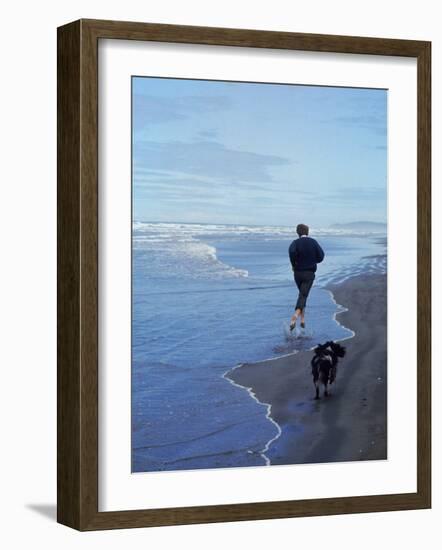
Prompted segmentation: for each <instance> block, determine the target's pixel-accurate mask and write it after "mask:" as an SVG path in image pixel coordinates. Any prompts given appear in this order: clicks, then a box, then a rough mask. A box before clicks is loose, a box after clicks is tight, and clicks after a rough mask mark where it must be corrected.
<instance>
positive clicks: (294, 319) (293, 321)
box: [290, 308, 302, 330]
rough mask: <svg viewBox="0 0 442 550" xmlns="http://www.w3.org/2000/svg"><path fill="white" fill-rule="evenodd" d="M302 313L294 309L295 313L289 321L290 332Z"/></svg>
mask: <svg viewBox="0 0 442 550" xmlns="http://www.w3.org/2000/svg"><path fill="white" fill-rule="evenodd" d="M301 313H302V311H301V310H300V309H299V308H298V309H295V313H294V314H293V315H292V318H291V319H290V330H293V329H294V328H295V327H296V319H297V318H298V317H299V315H301Z"/></svg>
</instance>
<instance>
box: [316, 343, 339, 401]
mask: <svg viewBox="0 0 442 550" xmlns="http://www.w3.org/2000/svg"><path fill="white" fill-rule="evenodd" d="M314 352H315V355H314V356H313V359H312V362H311V365H312V375H313V384H314V385H315V388H316V397H315V399H319V384H320V383H322V384H323V385H324V395H325V396H328V395H329V392H328V385H329V384H330V385H331V384H333V382H334V381H335V380H336V367H337V364H338V360H339V359H340V358H342V357H344V356H345V348H344V346H341V345H340V344H337V343H336V342H333V341H331V340H330V341H328V342H325V344H320V345H318V346H316V348H315V349H314Z"/></svg>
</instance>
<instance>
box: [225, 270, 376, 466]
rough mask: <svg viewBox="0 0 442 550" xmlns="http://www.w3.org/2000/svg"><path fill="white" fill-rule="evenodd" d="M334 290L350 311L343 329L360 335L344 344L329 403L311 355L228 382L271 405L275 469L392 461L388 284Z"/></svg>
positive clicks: (239, 372)
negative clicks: (315, 378) (317, 393)
mask: <svg viewBox="0 0 442 550" xmlns="http://www.w3.org/2000/svg"><path fill="white" fill-rule="evenodd" d="M327 289H328V290H329V291H330V292H331V293H332V294H333V297H334V299H335V300H336V302H337V303H338V304H339V305H341V306H343V307H344V308H346V310H345V311H342V312H338V313H337V314H336V321H337V322H338V323H340V324H341V325H343V326H345V327H346V328H347V329H350V330H352V331H353V332H354V336H352V337H349V338H347V339H345V340H342V341H341V343H342V344H343V345H344V346H345V347H346V348H347V354H346V356H345V357H344V358H343V359H341V360H340V362H339V364H338V371H337V380H336V383H335V384H333V385H332V386H331V395H330V396H329V397H324V396H323V389H322V388H321V398H320V399H319V400H314V386H313V382H312V376H311V367H310V361H311V359H312V356H313V352H312V351H300V352H298V353H294V354H288V355H286V356H283V357H278V358H274V359H269V360H266V361H260V362H254V363H252V362H251V363H244V364H241V365H240V366H238V367H236V368H234V369H232V370H230V371H229V372H228V373H227V374H226V375H225V376H226V378H229V379H230V380H232V381H233V382H234V383H235V384H238V385H240V386H243V387H244V388H248V389H249V390H250V392H251V393H252V394H253V395H254V396H255V397H256V399H257V400H258V401H259V402H261V403H264V404H267V405H269V407H270V408H269V416H270V417H271V419H272V420H273V421H274V422H276V423H277V424H278V425H279V427H280V428H281V435H280V436H279V437H278V438H277V439H275V440H274V441H272V442H271V444H270V445H269V448H268V449H266V451H265V455H266V457H267V458H268V459H269V461H270V463H271V464H272V465H273V464H301V463H323V462H346V461H354V460H382V459H386V458H387V295H386V293H387V277H386V275H385V274H365V275H357V276H354V277H350V278H349V279H347V280H346V281H344V282H342V283H340V284H331V285H329V286H328V287H327ZM306 322H307V323H308V310H307V314H306ZM317 343H318V344H319V343H322V342H315V344H317Z"/></svg>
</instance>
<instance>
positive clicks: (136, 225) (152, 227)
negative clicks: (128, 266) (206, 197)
mask: <svg viewBox="0 0 442 550" xmlns="http://www.w3.org/2000/svg"><path fill="white" fill-rule="evenodd" d="M133 229H134V231H142V232H148V233H155V234H179V235H192V236H193V237H197V236H198V235H206V236H218V235H223V236H231V237H234V236H242V237H244V236H247V235H250V236H255V235H262V236H265V238H266V239H267V240H270V239H271V238H272V237H273V238H280V237H281V236H284V237H287V238H295V237H296V234H295V228H294V227H288V226H271V225H262V226H254V225H223V224H201V223H175V222H170V223H169V222H143V221H134V222H133ZM310 234H311V236H312V237H315V236H316V237H320V236H349V237H350V236H359V237H360V236H365V235H367V236H368V235H372V236H376V235H378V236H382V235H384V234H385V233H384V232H382V231H358V230H355V229H336V228H320V227H318V228H315V227H313V228H311V229H310Z"/></svg>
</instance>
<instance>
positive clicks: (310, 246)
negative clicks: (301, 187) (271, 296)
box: [289, 223, 324, 331]
mask: <svg viewBox="0 0 442 550" xmlns="http://www.w3.org/2000/svg"><path fill="white" fill-rule="evenodd" d="M308 232H309V228H308V225H304V224H303V223H300V224H299V225H298V226H297V227H296V233H297V234H298V237H299V238H298V239H295V240H294V241H293V242H292V244H291V245H290V247H289V257H290V263H291V264H292V269H293V273H294V277H295V283H296V286H297V287H298V290H299V295H298V300H297V302H296V306H295V313H294V314H293V315H292V318H291V319H290V331H292V330H293V329H294V328H295V327H296V320H297V318H298V317H299V316H301V328H305V318H304V312H305V304H306V302H307V296H308V295H309V292H310V289H311V288H312V284H313V281H314V279H315V272H316V267H317V266H316V264H319V263H320V262H322V260H323V259H324V251H323V250H322V248H321V247H320V246H319V244H318V243H317V242H316V241H315V239H312V238H311V237H309V236H308Z"/></svg>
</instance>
